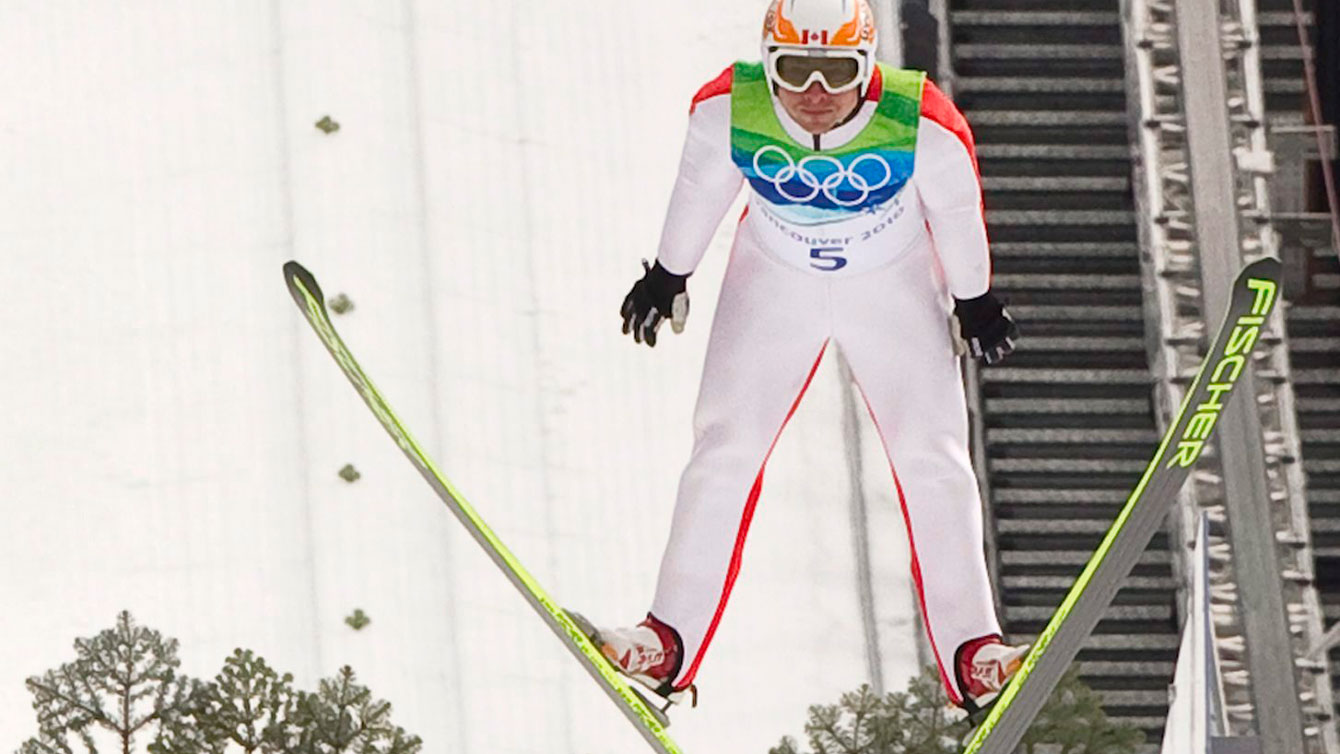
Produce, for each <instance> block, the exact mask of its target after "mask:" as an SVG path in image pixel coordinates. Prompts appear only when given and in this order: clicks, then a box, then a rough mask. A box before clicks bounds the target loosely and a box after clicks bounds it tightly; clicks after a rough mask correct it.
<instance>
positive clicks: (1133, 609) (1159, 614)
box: [1005, 605, 1340, 623]
mask: <svg viewBox="0 0 1340 754" xmlns="http://www.w3.org/2000/svg"><path fill="white" fill-rule="evenodd" d="M1336 607H1337V614H1340V605H1337V606H1336ZM1054 612H1056V609H1055V608H1053V607H1045V606H1042V605H1006V606H1005V615H1006V616H1007V617H1006V620H1009V621H1029V622H1034V621H1037V622H1043V621H1047V620H1050V619H1051V617H1052V613H1054ZM1327 617H1330V616H1329V615H1328V616H1327ZM1171 619H1172V607H1171V606H1170V605H1108V607H1107V609H1106V610H1104V611H1103V620H1105V621H1150V622H1160V623H1162V622H1164V621H1169V620H1171Z"/></svg>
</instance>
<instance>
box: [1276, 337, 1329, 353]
mask: <svg viewBox="0 0 1340 754" xmlns="http://www.w3.org/2000/svg"><path fill="white" fill-rule="evenodd" d="M1289 349H1290V350H1291V351H1297V352H1300V353H1340V341H1338V340H1336V339H1335V338H1290V339H1289Z"/></svg>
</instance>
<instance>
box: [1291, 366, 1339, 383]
mask: <svg viewBox="0 0 1340 754" xmlns="http://www.w3.org/2000/svg"><path fill="white" fill-rule="evenodd" d="M1293 383H1294V384H1295V385H1340V368H1335V369H1295V370H1293Z"/></svg>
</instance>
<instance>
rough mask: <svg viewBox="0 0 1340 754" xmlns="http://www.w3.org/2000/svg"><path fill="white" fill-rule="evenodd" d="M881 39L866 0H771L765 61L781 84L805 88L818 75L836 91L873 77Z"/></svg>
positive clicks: (765, 25)
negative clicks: (876, 52) (876, 47)
mask: <svg viewBox="0 0 1340 754" xmlns="http://www.w3.org/2000/svg"><path fill="white" fill-rule="evenodd" d="M877 42H878V39H877V34H876V32H875V16H874V13H872V12H871V10H870V3H869V2H868V1H867V0H772V5H771V6H770V7H769V8H768V15H767V16H766V17H765V18H764V20H763V66H764V68H765V69H766V70H767V72H768V78H769V80H771V81H772V83H773V84H775V85H777V86H780V87H782V88H783V89H789V90H790V91H793V92H803V91H805V90H806V89H807V88H809V86H810V85H811V84H813V83H814V81H815V80H816V79H817V80H818V81H819V83H820V84H821V85H822V86H823V88H824V89H826V90H828V91H829V92H830V93H833V94H837V93H838V92H845V91H847V90H848V89H852V88H855V87H858V86H859V87H865V85H866V84H868V83H870V77H871V76H873V75H874V71H875V46H876V43H877Z"/></svg>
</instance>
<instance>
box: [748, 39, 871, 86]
mask: <svg viewBox="0 0 1340 754" xmlns="http://www.w3.org/2000/svg"><path fill="white" fill-rule="evenodd" d="M767 66H768V78H769V79H771V80H772V81H773V83H775V84H777V86H780V87H781V88H783V89H786V90H788V91H792V92H797V93H799V92H803V91H805V90H806V89H809V88H810V85H811V84H813V83H814V82H815V81H818V82H819V85H820V86H822V87H823V88H824V90H825V91H827V92H828V93H829V94H840V93H842V92H845V91H848V90H850V89H854V88H856V87H858V86H860V85H861V84H863V83H865V80H866V78H867V76H866V74H867V72H868V70H869V66H870V60H869V58H868V57H866V55H865V53H863V52H860V51H858V50H850V51H845V50H844V51H830V50H824V51H823V52H821V53H816V52H809V53H807V52H804V51H798V50H794V49H788V48H785V47H780V48H776V49H774V50H772V51H770V52H769V53H768V60H767Z"/></svg>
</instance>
